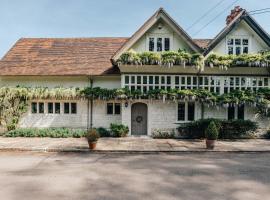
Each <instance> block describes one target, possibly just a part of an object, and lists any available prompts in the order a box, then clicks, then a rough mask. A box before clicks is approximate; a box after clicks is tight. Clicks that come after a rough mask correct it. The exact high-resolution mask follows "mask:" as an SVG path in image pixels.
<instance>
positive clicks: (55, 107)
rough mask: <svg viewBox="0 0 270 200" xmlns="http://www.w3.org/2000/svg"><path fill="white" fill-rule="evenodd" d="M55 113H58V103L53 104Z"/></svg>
mask: <svg viewBox="0 0 270 200" xmlns="http://www.w3.org/2000/svg"><path fill="white" fill-rule="evenodd" d="M54 109H55V114H60V103H55V104H54Z"/></svg>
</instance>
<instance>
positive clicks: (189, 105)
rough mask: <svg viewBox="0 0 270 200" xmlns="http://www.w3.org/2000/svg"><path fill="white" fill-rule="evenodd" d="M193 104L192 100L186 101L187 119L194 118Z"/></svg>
mask: <svg viewBox="0 0 270 200" xmlns="http://www.w3.org/2000/svg"><path fill="white" fill-rule="evenodd" d="M194 111H195V104H194V103H193V102H190V103H188V121H193V120H194V114H195V112H194Z"/></svg>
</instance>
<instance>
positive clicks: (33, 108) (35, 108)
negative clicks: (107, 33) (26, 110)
mask: <svg viewBox="0 0 270 200" xmlns="http://www.w3.org/2000/svg"><path fill="white" fill-rule="evenodd" d="M31 112H32V113H37V103H36V102H32V104H31Z"/></svg>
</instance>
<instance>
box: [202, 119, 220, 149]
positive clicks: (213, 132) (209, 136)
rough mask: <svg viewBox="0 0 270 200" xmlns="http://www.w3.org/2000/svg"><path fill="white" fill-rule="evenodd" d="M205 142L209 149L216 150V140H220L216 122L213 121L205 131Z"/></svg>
mask: <svg viewBox="0 0 270 200" xmlns="http://www.w3.org/2000/svg"><path fill="white" fill-rule="evenodd" d="M205 138H206V140H205V142H206V148H207V149H214V148H215V143H216V140H217V139H218V129H217V126H216V124H215V122H213V121H211V122H210V124H209V126H208V127H207V129H206V130H205Z"/></svg>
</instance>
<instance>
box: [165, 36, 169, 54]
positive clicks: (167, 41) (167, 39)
mask: <svg viewBox="0 0 270 200" xmlns="http://www.w3.org/2000/svg"><path fill="white" fill-rule="evenodd" d="M164 50H165V51H170V38H164Z"/></svg>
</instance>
